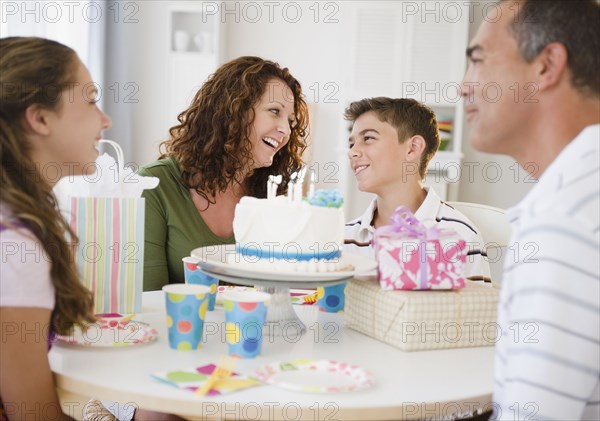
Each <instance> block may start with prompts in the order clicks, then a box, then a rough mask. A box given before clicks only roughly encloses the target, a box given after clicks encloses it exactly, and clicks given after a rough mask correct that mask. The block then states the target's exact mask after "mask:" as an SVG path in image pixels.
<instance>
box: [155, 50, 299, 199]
mask: <svg viewBox="0 0 600 421" xmlns="http://www.w3.org/2000/svg"><path fill="white" fill-rule="evenodd" d="M274 78H276V79H281V80H282V81H284V82H285V83H286V85H287V86H288V87H289V88H290V90H291V91H292V93H293V95H294V121H293V123H292V125H291V127H290V129H291V133H290V137H289V141H288V143H287V144H286V146H285V147H284V148H282V149H281V150H280V151H279V152H278V153H277V154H276V155H275V157H274V158H273V164H272V165H271V166H270V167H264V168H258V169H255V170H254V171H252V172H251V173H249V174H248V173H247V172H245V171H246V168H248V165H249V164H252V144H251V143H250V134H251V132H252V124H253V122H254V117H255V116H254V111H253V106H254V105H255V104H256V103H257V102H258V101H259V100H260V98H261V96H262V95H263V94H264V92H265V91H266V89H267V86H268V83H269V81H270V80H272V79H274ZM178 120H179V123H180V124H178V125H176V126H174V127H172V128H171V129H170V130H169V133H170V134H171V139H169V140H167V141H165V142H162V143H161V145H160V146H161V150H163V148H164V152H162V154H161V157H160V158H161V159H162V158H166V157H173V158H175V160H176V161H177V163H178V164H179V167H180V169H181V174H182V179H183V180H182V181H183V183H184V185H185V186H186V187H187V188H193V189H195V190H196V191H197V192H198V194H200V195H201V196H202V197H203V198H204V199H206V200H207V201H208V202H209V203H212V202H211V200H210V198H211V197H214V196H215V195H216V193H217V192H222V191H225V190H226V189H227V187H228V186H230V185H231V184H232V183H239V184H241V185H242V186H243V187H244V189H245V194H247V195H251V196H255V197H266V195H267V189H266V186H267V178H268V176H269V175H271V174H273V175H277V174H281V175H282V176H283V182H282V183H281V186H282V189H280V193H281V192H285V186H287V184H288V181H289V179H290V174H291V173H293V172H294V171H297V170H298V169H299V168H300V167H301V166H302V152H303V151H304V149H305V148H306V136H307V135H308V107H307V105H306V102H305V101H304V98H303V95H302V87H301V86H300V83H299V82H298V81H297V80H296V79H295V78H294V77H293V76H292V75H291V74H290V72H289V70H288V69H287V68H281V67H280V66H279V64H277V63H274V62H272V61H268V60H264V59H262V58H259V57H251V56H247V57H239V58H237V59H235V60H232V61H230V62H228V63H226V64H224V65H222V66H221V67H220V68H219V69H217V71H216V72H215V73H214V74H212V75H211V76H210V77H209V78H208V80H207V81H206V82H205V83H204V85H202V87H201V88H200V90H199V91H198V92H197V93H196V96H195V97H194V99H193V101H192V104H191V105H190V107H189V108H188V109H187V110H185V111H183V112H182V113H181V114H179V116H178Z"/></svg>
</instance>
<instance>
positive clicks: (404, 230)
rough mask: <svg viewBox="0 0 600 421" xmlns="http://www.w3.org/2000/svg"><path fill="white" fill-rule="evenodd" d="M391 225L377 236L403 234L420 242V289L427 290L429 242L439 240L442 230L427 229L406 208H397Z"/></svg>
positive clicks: (378, 232) (379, 231)
mask: <svg viewBox="0 0 600 421" xmlns="http://www.w3.org/2000/svg"><path fill="white" fill-rule="evenodd" d="M390 222H391V225H385V226H383V227H380V228H377V229H376V230H375V235H376V236H377V235H382V234H383V235H385V234H392V233H394V234H401V235H403V236H405V237H409V238H417V239H418V240H419V266H420V272H421V276H420V280H419V284H420V289H428V288H427V267H428V266H427V240H428V239H435V238H439V236H440V230H439V229H438V228H435V227H431V228H427V227H426V226H425V225H424V224H423V223H422V222H421V221H419V220H418V219H417V218H416V217H415V215H413V213H412V212H411V211H410V209H409V208H407V207H406V206H399V207H398V208H396V210H395V211H394V213H393V214H392V216H391V217H390Z"/></svg>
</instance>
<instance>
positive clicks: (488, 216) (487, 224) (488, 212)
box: [446, 202, 510, 246]
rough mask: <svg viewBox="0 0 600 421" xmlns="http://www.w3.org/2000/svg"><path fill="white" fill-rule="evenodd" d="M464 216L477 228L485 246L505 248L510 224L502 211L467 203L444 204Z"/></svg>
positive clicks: (508, 237)
mask: <svg viewBox="0 0 600 421" xmlns="http://www.w3.org/2000/svg"><path fill="white" fill-rule="evenodd" d="M446 203H448V204H449V205H450V206H452V207H453V208H454V209H456V210H457V211H459V212H460V213H462V214H463V215H465V216H466V217H467V218H469V219H470V220H471V222H473V223H474V224H475V226H476V227H477V230H478V231H479V234H480V235H481V238H483V242H484V243H485V244H491V243H494V245H498V246H507V245H508V241H509V239H510V224H509V222H508V218H507V217H506V212H505V211H504V209H500V208H495V207H493V206H487V205H480V204H478V203H469V202H446Z"/></svg>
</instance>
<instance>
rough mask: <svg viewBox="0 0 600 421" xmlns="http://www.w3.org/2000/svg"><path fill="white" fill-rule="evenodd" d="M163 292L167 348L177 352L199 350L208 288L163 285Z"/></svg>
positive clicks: (201, 286)
mask: <svg viewBox="0 0 600 421" xmlns="http://www.w3.org/2000/svg"><path fill="white" fill-rule="evenodd" d="M163 291H164V292H165V300H166V303H167V328H168V329H169V346H170V347H171V348H172V349H177V350H179V351H188V350H192V349H199V348H201V347H202V345H201V344H200V340H201V339H202V330H203V328H204V318H205V316H206V311H207V310H208V299H209V295H210V294H209V292H210V288H209V287H207V286H205V285H190V284H172V285H165V286H164V287H163Z"/></svg>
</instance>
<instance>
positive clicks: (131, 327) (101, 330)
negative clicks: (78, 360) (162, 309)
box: [56, 319, 158, 347]
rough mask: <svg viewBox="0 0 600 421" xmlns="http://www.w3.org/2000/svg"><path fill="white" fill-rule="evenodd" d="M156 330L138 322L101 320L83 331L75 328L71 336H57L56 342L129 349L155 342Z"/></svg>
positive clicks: (77, 327) (78, 327)
mask: <svg viewBox="0 0 600 421" xmlns="http://www.w3.org/2000/svg"><path fill="white" fill-rule="evenodd" d="M157 336H158V335H157V332H156V329H154V328H152V327H150V326H149V325H148V324H147V323H143V322H139V321H136V320H128V321H126V322H124V323H123V322H118V321H115V320H107V319H100V320H99V321H98V322H97V323H91V324H89V325H87V329H86V330H83V329H82V328H81V327H80V326H75V327H74V328H73V330H72V331H71V333H70V334H69V335H57V337H56V342H57V343H63V344H68V345H78V346H84V347H128V346H134V345H141V344H145V343H149V342H153V341H155V340H156V338H157Z"/></svg>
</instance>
